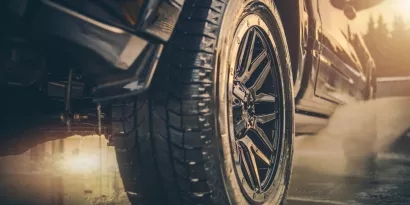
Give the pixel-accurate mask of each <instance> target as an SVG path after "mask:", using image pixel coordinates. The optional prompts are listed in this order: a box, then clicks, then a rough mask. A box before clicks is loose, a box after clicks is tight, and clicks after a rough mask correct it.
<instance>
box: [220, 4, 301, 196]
mask: <svg viewBox="0 0 410 205" xmlns="http://www.w3.org/2000/svg"><path fill="white" fill-rule="evenodd" d="M249 13H256V14H258V15H260V14H262V13H263V14H264V15H261V19H263V20H264V21H265V22H266V24H268V27H269V30H270V31H271V33H270V34H268V36H269V38H270V40H273V44H275V45H276V48H277V50H275V51H276V53H277V54H278V55H279V58H278V59H279V62H278V64H279V70H280V73H279V74H280V76H282V77H281V78H282V82H281V84H282V91H283V92H284V93H283V96H282V97H283V101H282V103H283V108H284V110H283V115H284V116H283V117H284V122H285V123H284V126H283V128H282V131H283V136H284V137H283V142H282V146H283V147H282V153H281V156H282V157H281V158H280V162H279V164H278V170H277V173H276V176H275V179H274V180H275V181H274V185H273V186H272V187H271V188H270V189H269V190H268V193H269V198H268V199H267V200H266V202H265V204H281V203H283V201H284V198H285V195H286V192H287V188H288V185H289V183H290V174H291V169H292V156H293V138H294V99H293V84H292V82H293V81H292V79H293V78H292V73H291V71H292V69H291V64H290V56H289V50H288V46H287V44H286V39H285V33H284V30H283V26H282V24H281V21H280V17H279V13H278V11H277V9H276V6H275V5H274V3H273V1H270V0H259V1H230V2H229V3H228V5H227V7H226V10H225V14H224V17H223V21H222V25H221V29H220V32H219V37H218V43H217V51H216V60H215V62H216V65H215V69H216V70H215V73H214V74H215V75H214V79H215V80H214V82H215V85H214V89H215V90H214V94H215V95H214V96H213V98H214V99H213V102H215V104H216V105H215V108H216V109H215V122H216V123H215V128H216V129H215V130H216V132H217V133H216V134H215V136H217V138H218V139H216V140H215V141H216V142H219V150H220V153H219V161H220V164H221V167H220V170H221V171H222V180H223V181H224V184H225V191H226V192H227V196H228V198H229V201H230V202H231V203H232V204H249V201H248V200H247V199H246V198H245V196H244V194H242V192H241V187H240V185H239V184H240V183H239V181H238V179H237V177H236V174H235V170H234V168H233V167H234V165H233V159H232V154H231V148H232V146H231V140H230V136H229V133H230V130H229V129H230V127H231V126H229V125H228V110H227V109H228V106H227V105H229V104H227V103H229V99H228V97H227V96H228V94H229V93H228V89H227V83H226V82H227V80H228V78H229V75H230V70H232V69H230V67H231V66H232V64H234V63H235V62H229V61H230V60H229V59H230V56H231V55H232V54H231V48H232V45H233V44H234V43H236V39H234V36H235V32H236V28H237V26H238V24H239V22H240V21H241V19H242V18H243V17H244V16H246V15H247V14H249Z"/></svg>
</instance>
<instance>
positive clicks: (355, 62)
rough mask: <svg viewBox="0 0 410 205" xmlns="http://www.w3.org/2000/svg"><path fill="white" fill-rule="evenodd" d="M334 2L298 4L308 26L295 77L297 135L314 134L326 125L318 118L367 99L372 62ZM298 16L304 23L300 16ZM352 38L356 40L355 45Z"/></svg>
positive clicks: (350, 22)
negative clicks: (300, 63)
mask: <svg viewBox="0 0 410 205" xmlns="http://www.w3.org/2000/svg"><path fill="white" fill-rule="evenodd" d="M335 1H337V0H301V2H302V3H304V4H305V7H306V8H307V9H306V12H305V13H307V15H308V19H309V20H308V24H309V26H308V27H307V29H308V31H307V33H308V38H307V43H306V44H307V45H308V46H307V48H306V51H305V52H306V54H307V55H306V57H305V59H304V62H305V63H304V65H303V72H301V70H299V71H298V73H297V75H296V76H297V77H296V78H297V80H296V84H295V89H296V90H295V91H296V92H297V96H296V109H297V110H296V113H297V116H296V118H295V119H296V132H297V133H311V132H316V131H318V130H319V129H321V128H322V127H323V126H325V125H326V123H327V120H321V119H318V116H319V117H326V116H330V115H331V114H332V113H333V112H334V110H335V109H336V108H337V106H338V105H341V104H345V103H350V102H353V101H358V100H366V98H367V96H366V92H365V91H366V89H367V86H368V82H367V81H368V80H369V72H370V70H373V69H374V63H373V59H372V58H371V56H370V54H369V52H368V50H367V47H366V45H365V44H364V42H363V39H362V36H361V34H360V32H359V31H358V30H357V29H356V26H355V23H356V22H355V20H354V19H353V20H349V19H348V18H347V17H346V16H345V15H344V13H343V10H341V9H340V8H336V7H334V4H333V3H334V2H335ZM339 2H342V0H340V1H339ZM304 15H306V14H304ZM358 15H360V13H358ZM300 16H302V18H301V21H303V14H302V15H300ZM303 29H306V28H305V27H303ZM349 36H350V37H349ZM351 36H355V37H356V38H357V43H356V44H354V45H353V44H352V39H351ZM358 56H360V58H359V57H358ZM302 63H303V62H302ZM299 69H300V65H299ZM302 114H303V115H304V116H302ZM318 114H319V115H318Z"/></svg>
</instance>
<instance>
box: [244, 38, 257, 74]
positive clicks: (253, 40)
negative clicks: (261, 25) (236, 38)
mask: <svg viewBox="0 0 410 205" xmlns="http://www.w3.org/2000/svg"><path fill="white" fill-rule="evenodd" d="M255 40H256V32H255V30H253V33H252V39H251V42H250V47H249V52H248V56H247V59H246V66H245V73H246V72H247V71H249V67H250V66H251V63H252V59H253V50H254V49H255Z"/></svg>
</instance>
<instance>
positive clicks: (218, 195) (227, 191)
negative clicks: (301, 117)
mask: <svg viewBox="0 0 410 205" xmlns="http://www.w3.org/2000/svg"><path fill="white" fill-rule="evenodd" d="M243 51H244V52H243ZM249 51H250V52H249ZM291 71H292V69H291V65H290V57H289V50H288V47H287V44H286V39H285V35H284V30H283V26H282V24H281V21H280V17H279V13H278V11H277V9H276V7H275V5H274V3H273V1H271V0H254V1H229V2H228V0H201V1H194V0H186V1H185V4H184V8H183V10H182V14H181V16H180V18H179V21H178V23H177V26H176V31H175V32H174V34H173V36H172V38H171V40H170V42H169V43H168V44H167V45H166V47H165V50H164V54H163V56H162V57H161V59H160V64H159V67H158V70H157V72H156V74H155V76H154V80H153V83H152V86H151V88H150V90H149V91H148V92H147V93H146V94H143V95H141V96H138V98H135V99H132V100H126V101H124V102H120V103H116V104H114V105H113V106H112V120H113V122H112V126H113V128H112V130H113V140H114V145H115V149H116V154H117V161H118V165H119V169H120V174H121V177H122V180H123V183H124V187H125V190H126V192H127V193H128V197H129V199H130V201H131V202H132V204H158V205H164V204H170V205H171V204H172V205H174V204H175V205H177V204H207V205H212V204H215V205H216V204H221V205H225V204H282V203H284V200H285V196H286V193H287V189H288V186H289V182H290V175H291V168H292V155H293V138H294V98H293V96H294V95H293V87H292V72H291Z"/></svg>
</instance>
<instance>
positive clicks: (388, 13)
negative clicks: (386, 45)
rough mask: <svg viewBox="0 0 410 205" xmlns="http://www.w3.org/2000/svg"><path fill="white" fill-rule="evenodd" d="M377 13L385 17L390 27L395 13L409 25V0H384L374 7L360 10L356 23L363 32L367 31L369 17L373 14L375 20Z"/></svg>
mask: <svg viewBox="0 0 410 205" xmlns="http://www.w3.org/2000/svg"><path fill="white" fill-rule="evenodd" d="M379 14H382V15H383V16H384V17H385V20H386V23H388V26H389V28H390V29H391V23H392V22H393V20H394V16H395V15H397V14H400V15H402V16H403V18H404V21H405V22H406V23H407V24H409V25H410V0H385V1H384V2H383V3H381V4H379V5H377V6H375V7H372V8H370V9H367V10H363V11H360V12H359V13H358V14H357V25H358V26H359V27H360V28H361V29H362V32H363V33H365V32H366V31H367V23H368V21H369V17H370V16H371V15H373V17H374V18H375V20H377V18H378V16H379Z"/></svg>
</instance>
